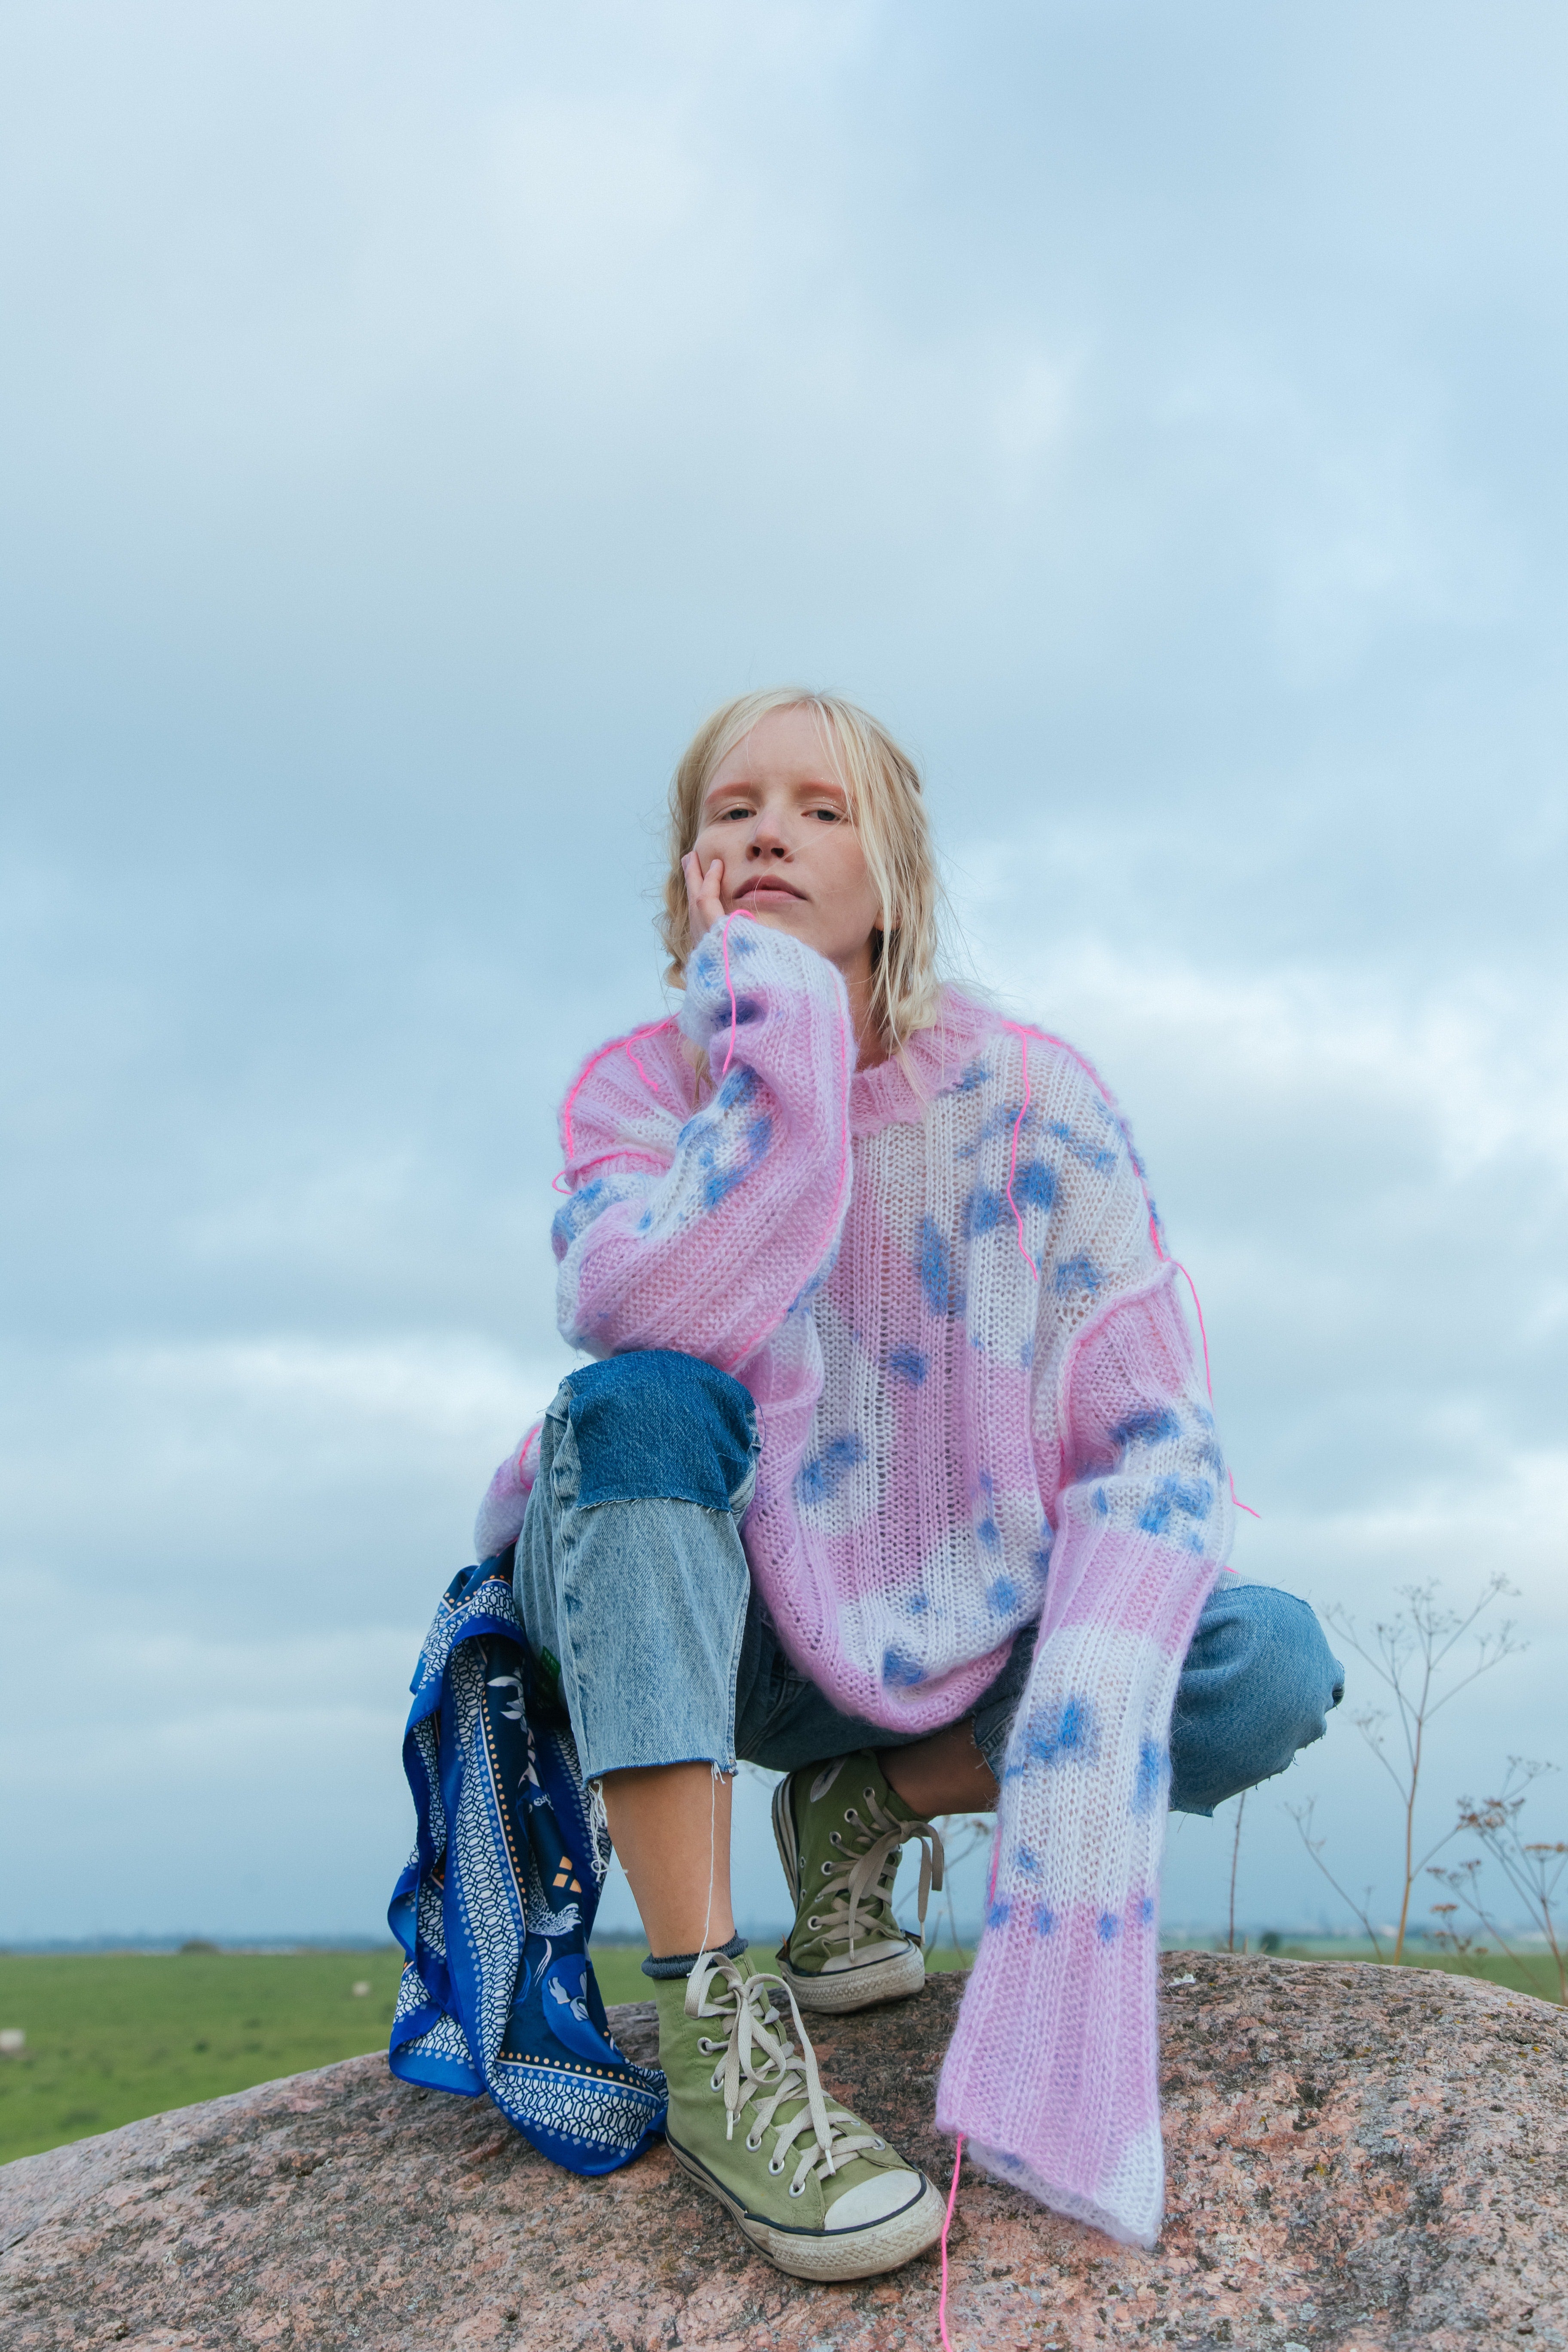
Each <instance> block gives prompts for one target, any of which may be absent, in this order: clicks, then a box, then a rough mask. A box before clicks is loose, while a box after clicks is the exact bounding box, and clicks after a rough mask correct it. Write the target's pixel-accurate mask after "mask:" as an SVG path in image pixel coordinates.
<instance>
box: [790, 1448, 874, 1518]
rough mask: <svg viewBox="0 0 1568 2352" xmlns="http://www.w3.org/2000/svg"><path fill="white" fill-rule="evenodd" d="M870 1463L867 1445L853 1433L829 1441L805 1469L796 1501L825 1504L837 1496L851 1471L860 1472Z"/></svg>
mask: <svg viewBox="0 0 1568 2352" xmlns="http://www.w3.org/2000/svg"><path fill="white" fill-rule="evenodd" d="M865 1459H866V1446H865V1441H864V1440H863V1439H862V1438H860V1437H858V1436H857V1435H856V1433H855V1432H854V1431H853V1430H847V1431H846V1433H845V1434H844V1435H843V1436H842V1437H835V1438H832V1439H830V1440H829V1442H828V1443H827V1444H826V1445H825V1446H824V1447H823V1449H822V1451H821V1453H820V1454H816V1456H815V1457H814V1458H813V1459H812V1460H811V1461H810V1462H804V1463H802V1465H801V1468H800V1475H799V1476H798V1477H797V1478H796V1480H795V1495H796V1497H797V1499H798V1500H799V1501H801V1502H802V1503H825V1502H826V1500H827V1499H828V1497H829V1496H831V1495H837V1492H838V1489H839V1488H840V1486H843V1484H844V1481H845V1479H846V1478H847V1476H848V1475H849V1473H850V1472H851V1470H855V1469H858V1467H859V1465H860V1464H861V1463H862V1462H864V1460H865Z"/></svg>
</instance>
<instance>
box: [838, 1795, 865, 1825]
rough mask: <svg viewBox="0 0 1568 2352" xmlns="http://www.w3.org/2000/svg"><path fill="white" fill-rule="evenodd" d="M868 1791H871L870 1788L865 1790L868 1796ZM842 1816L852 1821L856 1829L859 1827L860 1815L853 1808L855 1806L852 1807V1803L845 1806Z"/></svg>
mask: <svg viewBox="0 0 1568 2352" xmlns="http://www.w3.org/2000/svg"><path fill="white" fill-rule="evenodd" d="M870 1793H871V1791H870V1790H869V1789H868V1790H867V1791H866V1794H867V1795H868V1796H869V1795H870ZM844 1818H845V1820H846V1821H847V1822H854V1824H855V1826H856V1828H857V1829H858V1828H859V1826H860V1816H859V1814H858V1812H857V1811H856V1810H855V1808H854V1806H853V1805H847V1806H846V1807H845V1809H844Z"/></svg>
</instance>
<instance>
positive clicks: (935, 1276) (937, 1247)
mask: <svg viewBox="0 0 1568 2352" xmlns="http://www.w3.org/2000/svg"><path fill="white" fill-rule="evenodd" d="M915 1264H916V1265H917V1267H918V1269H919V1272H920V1277H921V1289H922V1290H923V1291H924V1292H925V1297H926V1305H927V1306H928V1307H930V1308H931V1313H932V1314H933V1315H962V1314H963V1286H962V1285H961V1283H960V1282H959V1279H958V1276H957V1274H956V1273H955V1272H954V1270H953V1264H952V1248H951V1247H950V1245H949V1244H948V1241H947V1239H946V1237H945V1235H944V1234H943V1233H942V1228H941V1227H940V1226H939V1225H938V1224H937V1223H935V1221H934V1220H933V1219H932V1218H931V1217H923V1218H922V1219H921V1246H920V1255H919V1257H918V1258H917V1259H916V1261H915Z"/></svg>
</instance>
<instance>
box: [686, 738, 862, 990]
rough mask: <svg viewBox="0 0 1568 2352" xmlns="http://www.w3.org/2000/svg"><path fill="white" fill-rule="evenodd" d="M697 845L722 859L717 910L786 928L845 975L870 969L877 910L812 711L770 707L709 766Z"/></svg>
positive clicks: (708, 858)
mask: <svg viewBox="0 0 1568 2352" xmlns="http://www.w3.org/2000/svg"><path fill="white" fill-rule="evenodd" d="M694 847H695V850H696V854H697V860H698V864H699V865H700V867H701V868H702V871H703V873H704V875H706V874H707V873H708V872H709V869H710V866H711V865H712V861H713V860H714V859H715V858H716V857H717V858H722V860H723V878H722V884H721V897H722V901H723V908H724V912H725V913H726V914H727V915H728V914H732V913H733V912H734V911H735V909H736V908H738V907H743V908H747V909H748V910H749V911H750V912H751V913H752V914H753V915H755V917H756V918H757V920H758V921H759V922H762V923H771V924H773V926H774V927H775V928H776V929H779V930H781V931H790V932H792V933H793V934H794V936H795V938H796V939H797V940H804V941H805V945H806V946H807V947H811V948H815V949H816V951H817V953H818V955H824V956H826V957H827V959H828V961H830V962H832V963H836V964H837V966H838V968H839V970H840V971H842V972H843V973H844V974H845V976H846V978H848V977H850V976H851V974H852V973H856V972H858V971H868V970H869V967H870V957H871V934H872V932H873V931H874V930H876V929H878V928H879V925H880V922H881V908H880V907H879V902H878V898H877V893H876V891H875V889H874V888H873V887H872V884H871V877H870V876H869V874H868V872H867V870H866V858H865V854H864V852H863V851H862V849H861V846H860V839H859V835H858V834H857V833H856V831H855V828H854V826H853V825H852V824H851V823H850V821H849V806H848V799H847V794H846V793H845V790H844V787H843V785H842V784H841V783H840V782H838V781H837V777H836V776H835V774H834V772H833V765H832V762H831V761H830V760H829V759H828V758H827V756H826V751H825V750H824V748H823V741H822V735H821V731H820V729H819V727H818V724H817V720H816V716H815V714H814V713H813V712H812V711H810V710H802V709H795V710H773V711H770V712H769V713H768V715H767V717H766V718H765V719H759V720H758V722H757V724H756V725H755V727H753V728H752V731H751V733H750V734H749V735H748V736H746V737H745V739H744V740H742V742H739V743H737V744H736V746H735V748H734V750H733V751H731V753H730V754H729V756H728V757H727V758H726V759H725V760H724V761H722V762H721V765H720V766H719V768H718V769H717V770H716V771H715V772H714V776H713V781H712V782H711V783H710V785H709V787H708V790H707V793H706V794H705V795H704V797H703V803H702V819H701V829H700V832H699V834H698V835H697V840H696V843H695V844H694Z"/></svg>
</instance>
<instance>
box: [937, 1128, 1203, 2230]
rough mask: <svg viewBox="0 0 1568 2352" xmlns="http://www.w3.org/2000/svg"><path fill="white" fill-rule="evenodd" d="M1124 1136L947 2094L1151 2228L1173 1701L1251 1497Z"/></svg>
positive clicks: (1057, 1248)
mask: <svg viewBox="0 0 1568 2352" xmlns="http://www.w3.org/2000/svg"><path fill="white" fill-rule="evenodd" d="M1073 1124H1074V1123H1071V1122H1069V1127H1071V1126H1072V1125H1073ZM1082 1131H1083V1130H1082V1129H1079V1132H1082ZM1101 1131H1102V1133H1103V1128H1102V1130H1101ZM1106 1148H1107V1151H1108V1156H1109V1158H1110V1166H1109V1167H1108V1168H1107V1169H1106V1171H1105V1172H1104V1176H1103V1180H1102V1181H1093V1179H1094V1175H1095V1171H1092V1170H1091V1169H1084V1170H1083V1171H1081V1173H1079V1175H1078V1176H1077V1178H1076V1181H1072V1182H1071V1183H1070V1184H1068V1183H1064V1185H1063V1187H1062V1197H1061V1199H1060V1200H1059V1202H1058V1207H1059V1208H1060V1209H1061V1210H1062V1211H1063V1212H1064V1214H1063V1215H1062V1217H1061V1218H1060V1219H1059V1220H1058V1222H1057V1223H1056V1226H1055V1230H1054V1231H1053V1233H1052V1234H1051V1236H1050V1247H1049V1251H1048V1255H1047V1256H1046V1257H1045V1258H1044V1259H1043V1261H1042V1265H1041V1275H1042V1280H1041V1285H1040V1298H1039V1307H1038V1320H1037V1331H1038V1335H1039V1336H1038V1346H1039V1350H1040V1357H1041V1360H1042V1361H1043V1362H1045V1363H1046V1364H1047V1365H1048V1366H1049V1367H1050V1372H1049V1391H1050V1392H1049V1394H1048V1395H1047V1396H1046V1397H1043V1398H1041V1399H1040V1400H1039V1403H1038V1408H1037V1427H1038V1428H1039V1430H1040V1432H1041V1434H1042V1437H1043V1438H1044V1439H1045V1440H1046V1442H1045V1443H1044V1444H1042V1446H1041V1458H1040V1472H1041V1493H1042V1496H1043V1497H1044V1498H1045V1500H1046V1504H1047V1513H1048V1515H1049V1517H1050V1519H1051V1522H1052V1539H1051V1545H1050V1566H1049V1573H1048V1576H1047V1584H1046V1591H1045V1608H1044V1612H1043V1614H1042V1617H1041V1621H1040V1629H1039V1634H1038V1637H1037V1644H1036V1649H1035V1656H1034V1662H1033V1665H1032V1668H1031V1672H1030V1678H1029V1683H1028V1685H1027V1688H1026V1693H1025V1696H1024V1699H1023V1702H1022V1704H1021V1706H1019V1709H1018V1713H1017V1716H1016V1719H1015V1722H1014V1726H1013V1730H1012V1735H1011V1738H1010V1741H1009V1745H1008V1750H1007V1760H1006V1765H1005V1774H1004V1784H1003V1790H1002V1799H1001V1806H1000V1811H999V1818H998V1835H997V1845H996V1859H995V1870H994V1882H993V1888H992V1895H991V1900H990V1907H989V1912H988V1916H987V1920H986V1928H985V1934H984V1937H983V1940H982V1945H981V1950H980V1953H979V1956H978V1958H977V1962H976V1966H975V1969H974V1974H973V1979H972V1982H971V1988H970V1991H969V1993H968V1996H967V1998H966V2000H965V2002H964V2007H963V2016H962V2018H961V2021H960V2025H959V2030H958V2032H956V2033H955V2035H954V2037H953V2042H952V2049H951V2051H950V2053H949V2056H948V2060H947V2063H946V2065H945V2067H944V2070H943V2074H942V2090H941V2095H940V2098H939V2104H938V2116H939V2120H940V2121H941V2122H942V2123H943V2124H945V2125H946V2126H948V2127H949V2128H952V2129H955V2130H962V2131H963V2132H965V2133H967V2134H968V2135H969V2136H970V2137H971V2140H972V2142H973V2146H974V2149H975V2153H976V2155H977V2157H978V2158H979V2160H980V2161H981V2162H982V2163H983V2164H985V2165H986V2166H987V2168H990V2169H993V2170H994V2171H995V2172H997V2173H998V2174H999V2175H1000V2176H1001V2177H1003V2178H1005V2179H1010V2180H1014V2181H1016V2182H1017V2183H1018V2184H1019V2185H1020V2186H1023V2187H1026V2188H1027V2189H1030V2190H1031V2191H1032V2193H1033V2194H1035V2195H1036V2196H1038V2197H1041V2198H1042V2199H1043V2200H1045V2201H1046V2202H1047V2203H1049V2204H1051V2205H1053V2206H1055V2207H1056V2208H1057V2210H1058V2211H1063V2212H1068V2213H1073V2214H1077V2215H1079V2216H1080V2217H1081V2218H1082V2219H1084V2220H1087V2221H1093V2222H1094V2223H1095V2224H1096V2225H1097V2226H1098V2227H1100V2228H1101V2229H1103V2230H1106V2231H1110V2233H1111V2234H1112V2235H1113V2236H1116V2237H1121V2238H1127V2239H1131V2240H1132V2241H1134V2242H1139V2243H1142V2244H1150V2243H1152V2241H1153V2237H1154V2234H1155V2232H1156V2231H1157V2229H1158V2226H1159V2218H1160V2211H1161V2205H1162V2200H1163V2158H1162V2152H1161V2140H1160V2111H1159V2090H1158V2077H1157V2064H1156V2059H1157V2044H1156V2038H1155V2030H1154V2028H1155V2021H1154V1992H1155V1988H1154V1962H1155V1951H1156V1940H1157V1932H1158V1880H1159V1866H1160V1853H1161V1846H1162V1841H1163V1829H1164V1816H1165V1801H1166V1791H1167V1787H1168V1783H1169V1778H1170V1760H1169V1759H1170V1746H1169V1743H1170V1721H1171V1710H1172V1706H1173V1699H1174V1696H1175V1687H1176V1681H1177V1677H1178V1675H1179V1674H1180V1670H1181V1662H1182V1659H1183V1657H1184V1654H1185V1651H1186V1647H1187V1643H1188V1642H1189V1640H1190V1638H1191V1635H1192V1631H1193V1627H1194V1623H1195V1622H1196V1619H1197V1615H1198V1612H1199V1611H1200V1609H1201V1608H1202V1606H1203V1602H1204V1600H1205V1596H1206V1594H1207V1592H1208V1591H1209V1588H1210V1585H1211V1584H1212V1582H1213V1580H1214V1577H1215V1572H1216V1570H1217V1569H1218V1567H1219V1565H1220V1564H1221V1562H1222V1561H1223V1559H1224V1557H1225V1552H1226V1548H1227V1545H1228V1540H1229V1533H1230V1518H1231V1511H1230V1500H1229V1496H1228V1493H1227V1491H1226V1472H1225V1467H1224V1464H1223V1461H1222V1459H1221V1456H1220V1453H1219V1449H1218V1445H1217V1444H1216V1441H1215V1429H1214V1420H1213V1415H1212V1413H1211V1412H1210V1410H1209V1405H1208V1400H1207V1396H1206V1393H1205V1383H1204V1380H1203V1377H1202V1375H1201V1374H1200V1373H1199V1371H1198V1370H1197V1368H1196V1365H1195V1362H1194V1355H1193V1350H1192V1346H1191V1342H1190V1340H1189V1339H1188V1336H1187V1332H1186V1328H1185V1325H1184V1320H1183V1318H1182V1315H1181V1312H1180V1308H1179V1307H1178V1304H1177V1301H1176V1299H1175V1297H1174V1295H1173V1285H1174V1281H1175V1278H1176V1274H1177V1269H1176V1267H1175V1266H1174V1265H1173V1264H1172V1263H1171V1262H1170V1261H1169V1260H1168V1259H1166V1258H1165V1257H1164V1255H1163V1251H1162V1249H1161V1246H1160V1244H1159V1241H1158V1237H1157V1228H1156V1226H1155V1223H1154V1219H1153V1215H1152V1210H1151V1209H1150V1207H1149V1203H1148V1200H1147V1196H1146V1194H1145V1193H1144V1191H1143V1188H1142V1176H1141V1171H1139V1169H1138V1165H1137V1162H1136V1160H1134V1159H1133V1158H1132V1157H1131V1150H1130V1149H1127V1148H1125V1146H1124V1147H1123V1149H1121V1150H1114V1149H1113V1148H1112V1147H1110V1144H1109V1143H1108V1144H1107V1147H1106ZM1064 1165H1065V1166H1071V1165H1072V1150H1071V1140H1070V1135H1069V1140H1068V1151H1067V1154H1066V1159H1065V1161H1064ZM1064 1327H1065V1328H1064Z"/></svg>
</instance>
